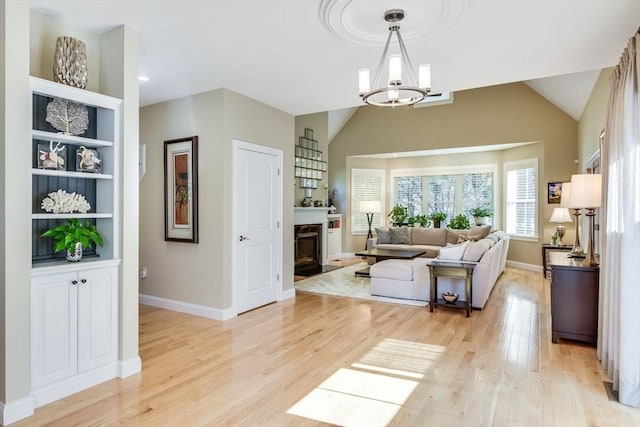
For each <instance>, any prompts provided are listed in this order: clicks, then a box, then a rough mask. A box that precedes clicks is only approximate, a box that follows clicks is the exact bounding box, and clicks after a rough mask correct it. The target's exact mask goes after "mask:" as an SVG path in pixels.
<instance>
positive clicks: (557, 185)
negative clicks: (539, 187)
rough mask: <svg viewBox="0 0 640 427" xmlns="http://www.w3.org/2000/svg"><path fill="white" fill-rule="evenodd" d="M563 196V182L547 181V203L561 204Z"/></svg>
mask: <svg viewBox="0 0 640 427" xmlns="http://www.w3.org/2000/svg"><path fill="white" fill-rule="evenodd" d="M561 197H562V183H561V182H549V183H547V203H550V204H560V198H561Z"/></svg>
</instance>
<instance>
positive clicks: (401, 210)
mask: <svg viewBox="0 0 640 427" xmlns="http://www.w3.org/2000/svg"><path fill="white" fill-rule="evenodd" d="M387 216H388V217H389V218H391V222H392V223H393V225H403V224H406V223H407V220H408V219H409V211H408V210H407V207H406V206H403V205H401V204H397V205H395V206H394V207H393V209H391V212H389V213H388V214H387Z"/></svg>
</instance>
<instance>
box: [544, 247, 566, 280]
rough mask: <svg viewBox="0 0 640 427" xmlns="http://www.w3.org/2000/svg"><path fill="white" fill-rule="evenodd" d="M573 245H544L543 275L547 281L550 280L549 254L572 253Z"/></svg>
mask: <svg viewBox="0 0 640 427" xmlns="http://www.w3.org/2000/svg"><path fill="white" fill-rule="evenodd" d="M571 249H573V246H572V245H550V244H548V243H547V244H543V245H542V275H543V276H544V278H545V279H548V278H549V275H548V274H547V273H548V272H549V252H571Z"/></svg>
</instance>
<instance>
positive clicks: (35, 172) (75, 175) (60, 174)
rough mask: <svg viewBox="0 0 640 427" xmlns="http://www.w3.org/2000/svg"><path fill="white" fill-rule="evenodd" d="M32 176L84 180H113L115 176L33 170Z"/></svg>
mask: <svg viewBox="0 0 640 427" xmlns="http://www.w3.org/2000/svg"><path fill="white" fill-rule="evenodd" d="M31 174H32V175H43V176H58V177H61V178H62V177H66V178H84V179H113V175H110V174H107V173H89V172H72V171H61V170H56V169H38V168H33V169H31Z"/></svg>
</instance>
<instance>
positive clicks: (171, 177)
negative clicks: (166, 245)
mask: <svg viewBox="0 0 640 427" xmlns="http://www.w3.org/2000/svg"><path fill="white" fill-rule="evenodd" d="M164 240H166V241H171V242H186V243H198V137H197V136H190V137H187V138H178V139H171V140H167V141H165V142H164Z"/></svg>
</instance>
